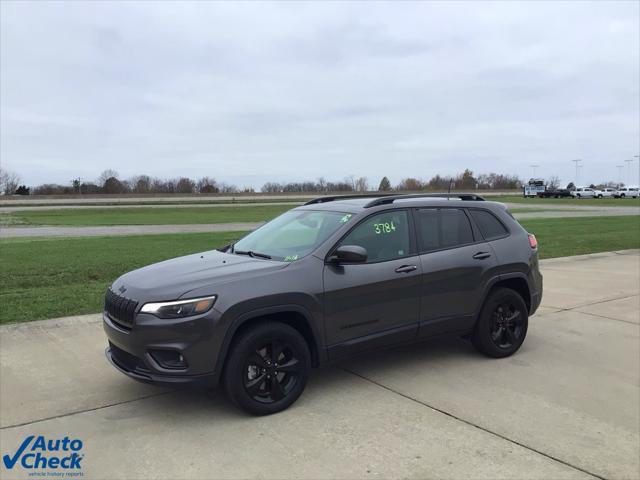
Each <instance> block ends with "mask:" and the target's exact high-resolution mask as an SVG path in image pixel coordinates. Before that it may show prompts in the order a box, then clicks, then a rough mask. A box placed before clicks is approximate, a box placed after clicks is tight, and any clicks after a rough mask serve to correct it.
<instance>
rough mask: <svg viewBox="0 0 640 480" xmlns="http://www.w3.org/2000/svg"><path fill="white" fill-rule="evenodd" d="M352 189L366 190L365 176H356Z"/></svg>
mask: <svg viewBox="0 0 640 480" xmlns="http://www.w3.org/2000/svg"><path fill="white" fill-rule="evenodd" d="M353 189H354V190H355V191H356V192H366V191H367V190H369V182H367V177H358V178H356V180H355V182H354V184H353Z"/></svg>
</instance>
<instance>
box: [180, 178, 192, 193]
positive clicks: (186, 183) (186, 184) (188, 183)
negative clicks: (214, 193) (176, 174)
mask: <svg viewBox="0 0 640 480" xmlns="http://www.w3.org/2000/svg"><path fill="white" fill-rule="evenodd" d="M195 188H196V182H194V181H193V180H191V179H190V178H187V177H180V179H178V181H177V182H176V192H177V193H193V192H194V190H195Z"/></svg>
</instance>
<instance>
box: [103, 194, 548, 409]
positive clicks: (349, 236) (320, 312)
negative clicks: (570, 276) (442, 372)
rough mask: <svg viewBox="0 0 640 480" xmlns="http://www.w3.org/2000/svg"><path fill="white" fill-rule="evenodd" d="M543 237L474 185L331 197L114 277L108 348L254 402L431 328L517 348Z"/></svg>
mask: <svg viewBox="0 0 640 480" xmlns="http://www.w3.org/2000/svg"><path fill="white" fill-rule="evenodd" d="M541 296H542V275H541V274H540V272H539V270H538V255H537V243H536V239H535V237H534V236H533V235H530V234H528V233H527V232H526V231H525V230H524V229H523V228H522V227H521V226H520V225H519V224H518V222H516V221H515V220H514V218H513V217H512V216H511V215H510V214H509V213H508V212H507V210H506V208H505V207H504V205H502V204H500V203H493V202H487V201H484V199H482V197H478V196H476V195H471V194H463V195H389V196H376V197H370V196H357V197H356V196H344V197H321V198H318V199H315V200H312V201H310V202H308V203H306V204H305V205H303V206H301V207H297V208H294V209H292V210H290V211H288V212H286V213H284V214H282V215H280V216H279V217H277V218H275V219H274V220H272V221H270V222H268V223H266V224H265V225H263V226H262V227H260V228H258V229H257V230H255V231H253V232H251V233H249V234H248V235H247V236H245V237H244V238H242V239H241V240H239V241H238V242H236V243H234V244H232V245H228V246H226V247H223V248H221V249H219V250H211V251H208V252H203V253H198V254H194V255H187V256H185V257H180V258H176V259H172V260H167V261H164V262H160V263H156V264H154V265H149V266H147V267H144V268H141V269H138V270H134V271H132V272H129V273H126V274H124V275H122V276H121V277H120V278H118V279H117V280H116V281H115V282H114V283H113V284H112V285H111V287H109V289H108V290H107V293H106V298H105V311H104V329H105V331H106V333H107V336H108V338H109V347H108V348H107V350H106V355H107V358H108V359H109V360H110V362H111V363H112V364H113V365H114V366H115V367H116V368H117V369H119V370H120V371H122V372H123V373H125V374H126V375H128V376H129V377H132V378H134V379H137V380H141V381H144V382H151V383H158V384H164V385H173V386H177V385H184V384H197V385H204V386H215V385H217V384H218V383H223V384H224V386H225V388H226V390H227V392H228V395H229V396H230V398H231V399H232V400H233V401H234V402H235V403H236V404H237V405H239V406H240V407H241V408H243V409H245V410H247V411H248V412H251V413H254V414H269V413H274V412H278V411H280V410H283V409H285V408H287V407H288V406H289V405H291V404H292V403H293V402H294V401H295V400H296V399H297V398H298V397H299V396H300V394H301V393H302V391H303V389H304V387H305V384H306V382H307V375H308V371H309V369H310V367H317V366H319V365H322V364H324V363H326V362H329V361H334V360H338V359H342V358H345V357H347V356H350V355H353V354H355V353H358V352H361V351H365V350H370V349H375V348H380V347H387V346H390V345H397V344H402V343H408V342H414V341H420V340H423V339H425V338H428V337H432V336H434V335H441V334H456V335H466V336H470V337H471V341H472V343H473V345H474V346H475V347H476V348H477V349H478V350H479V351H480V352H482V353H484V354H486V355H489V356H491V357H506V356H508V355H511V354H513V353H514V352H515V351H517V350H518V348H520V345H521V344H522V342H523V341H524V338H525V335H526V333H527V324H528V317H529V315H532V314H533V313H534V312H535V311H536V309H537V308H538V305H539V304H540V300H541Z"/></svg>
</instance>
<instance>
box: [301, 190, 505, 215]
mask: <svg viewBox="0 0 640 480" xmlns="http://www.w3.org/2000/svg"><path fill="white" fill-rule="evenodd" d="M392 205H396V206H400V205H402V206H413V207H420V206H458V207H469V206H482V207H489V208H494V207H495V206H500V207H501V208H504V206H503V205H502V204H500V203H496V202H487V201H485V200H484V198H482V197H480V196H478V195H476V194H472V193H457V194H450V195H449V194H404V195H403V194H400V195H398V194H379V195H372V194H368V195H342V196H340V195H339V196H325V197H318V198H315V199H313V200H311V201H309V202H307V203H305V204H304V205H303V206H301V207H298V208H301V209H305V210H307V209H308V210H329V211H341V212H349V213H357V212H362V211H364V210H368V209H372V210H375V208H374V207H385V206H386V207H390V206H392Z"/></svg>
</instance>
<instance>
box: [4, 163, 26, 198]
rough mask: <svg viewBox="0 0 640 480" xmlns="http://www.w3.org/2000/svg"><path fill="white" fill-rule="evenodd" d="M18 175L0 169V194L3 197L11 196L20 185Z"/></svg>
mask: <svg viewBox="0 0 640 480" xmlns="http://www.w3.org/2000/svg"><path fill="white" fill-rule="evenodd" d="M21 181H22V180H21V178H20V175H18V174H17V173H15V172H10V171H9V170H5V169H4V168H0V192H1V193H3V194H5V195H13V194H14V193H15V191H16V189H17V188H18V185H20V182H21Z"/></svg>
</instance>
